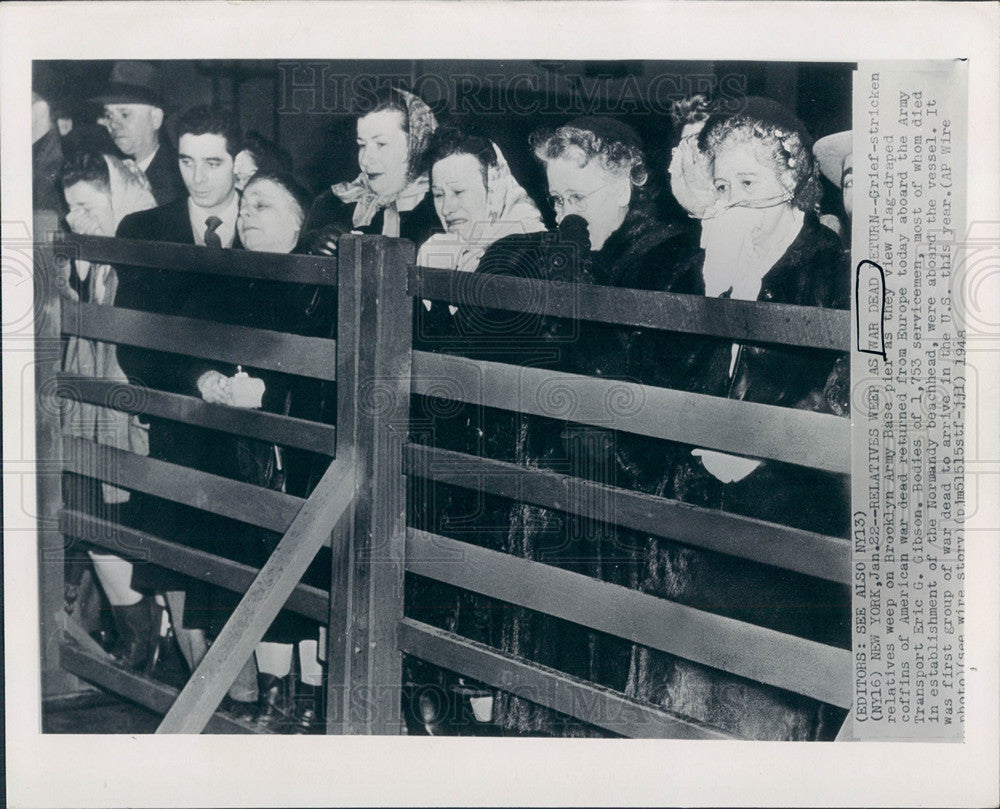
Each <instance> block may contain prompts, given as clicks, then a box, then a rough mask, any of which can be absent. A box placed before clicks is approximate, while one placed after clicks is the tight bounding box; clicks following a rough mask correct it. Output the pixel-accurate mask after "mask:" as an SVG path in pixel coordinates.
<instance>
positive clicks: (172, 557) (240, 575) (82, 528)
mask: <svg viewBox="0 0 1000 809" xmlns="http://www.w3.org/2000/svg"><path fill="white" fill-rule="evenodd" d="M59 530H60V531H62V533H63V534H65V535H66V536H70V537H74V538H76V539H80V540H82V541H84V542H89V543H90V544H92V545H97V546H99V547H101V548H105V549H107V550H109V551H113V552H115V553H117V554H119V555H120V556H123V557H125V558H127V559H130V560H138V559H141V560H142V561H144V562H152V563H153V564H155V565H160V566H161V567H166V568H169V569H170V570H176V571H178V572H179V573H183V574H185V575H187V576H191V577H193V578H196V579H200V580H201V581H207V582H211V583H212V584H217V585H218V586H219V587H224V588H226V589H227V590H233V591H234V592H237V593H245V592H246V590H247V588H248V587H249V586H250V585H251V584H252V583H253V580H254V579H255V578H256V577H257V574H258V573H259V572H260V570H259V569H258V568H255V567H251V566H250V565H244V564H241V563H240V562H233V561H231V560H229V559H224V558H222V557H219V556H214V555H213V554H210V553H206V552H205V551H200V550H198V549H197V548H189V547H188V546H186V545H181V544H179V543H177V542H168V541H167V540H165V539H160V538H159V537H155V536H153V535H152V534H148V533H146V532H145V531H139V530H137V529H135V528H128V527H127V526H124V525H117V524H115V523H112V522H108V521H106V520H102V519H99V518H98V517H93V516H91V515H90V514H84V513H83V512H80V511H74V510H72V509H64V510H63V511H61V512H59ZM285 609H288V610H291V611H292V612H297V613H299V614H300V615H305V616H306V617H307V618H312V619H313V620H314V621H316V622H317V623H320V624H325V623H327V621H329V620H330V594H329V593H327V592H326V591H325V590H320V589H319V588H318V587H310V586H309V585H307V584H299V585H297V586H296V588H295V589H294V590H293V591H292V594H291V595H290V596H289V597H288V601H287V602H286V603H285Z"/></svg>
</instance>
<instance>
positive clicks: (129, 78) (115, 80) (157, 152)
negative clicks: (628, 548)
mask: <svg viewBox="0 0 1000 809" xmlns="http://www.w3.org/2000/svg"><path fill="white" fill-rule="evenodd" d="M93 100H94V101H97V102H99V103H101V104H103V105H104V118H103V121H104V124H105V126H106V127H107V129H108V132H109V133H110V134H111V137H112V139H113V140H114V142H115V145H116V146H117V147H118V148H119V149H120V150H121V152H122V154H124V155H125V156H126V157H130V158H132V159H133V160H135V162H136V163H137V164H138V166H139V168H140V169H142V170H143V172H145V174H146V178H147V179H148V180H149V185H150V187H151V188H152V191H153V197H154V199H155V200H156V204H157V205H166V204H167V203H168V202H173V201H174V200H175V199H178V198H179V197H182V196H184V182H183V180H182V179H181V173H180V170H179V169H178V166H177V152H176V151H174V149H173V147H171V145H170V144H169V142H167V139H166V138H164V137H161V129H162V126H163V107H164V102H163V93H162V90H161V81H160V74H159V71H158V70H157V68H156V67H155V66H153V65H152V64H150V63H149V62H129V61H126V62H116V63H115V66H114V68H112V70H111V78H110V80H109V81H108V84H107V85H106V86H105V88H104V90H103V91H102V92H101V94H100V95H98V96H96V97H95V98H94V99H93Z"/></svg>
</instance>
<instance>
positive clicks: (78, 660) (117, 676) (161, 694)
mask: <svg viewBox="0 0 1000 809" xmlns="http://www.w3.org/2000/svg"><path fill="white" fill-rule="evenodd" d="M59 659H60V662H61V664H62V666H63V668H65V669H66V670H67V671H69V672H72V673H73V674H75V675H76V676H77V677H79V678H80V679H82V680H86V681H87V682H89V683H93V684H94V685H97V686H100V687H101V688H103V689H104V690H105V691H110V692H112V693H114V694H118V695H119V696H122V697H125V699H127V700H130V701H131V702H136V703H138V704H139V705H143V706H145V707H146V708H149V710H151V711H153V712H154V713H159V714H165V713H166V712H167V711H169V710H170V706H171V705H173V704H174V700H176V699H177V694H178V693H179V692H178V691H177V689H176V688H172V687H171V686H169V685H165V684H164V683H161V682H159V681H157V680H153V679H151V678H149V677H143V676H142V675H141V674H136V673H134V672H131V671H125V670H124V669H121V668H118V667H117V666H115V665H114V664H113V663H109V662H107V661H106V660H103V659H101V658H100V657H98V656H97V655H93V654H90V653H89V652H85V651H83V650H82V649H79V648H78V647H76V646H74V645H73V644H72V643H63V644H61V645H60V647H59ZM92 732H94V733H101V732H104V731H103V730H102V729H101V728H94V729H93V731H92ZM205 732H206V733H255V734H256V733H261V732H262V731H260V730H259V729H257V728H256V727H254V726H253V725H251V724H250V723H244V722H240V721H239V720H238V719H236V718H234V717H231V716H226V715H225V714H223V713H215V714H213V715H212V718H211V720H210V721H209V723H208V725H207V726H206V727H205Z"/></svg>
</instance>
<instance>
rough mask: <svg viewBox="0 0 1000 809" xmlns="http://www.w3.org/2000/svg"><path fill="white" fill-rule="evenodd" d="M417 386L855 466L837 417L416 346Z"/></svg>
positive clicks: (847, 429) (788, 457)
mask: <svg viewBox="0 0 1000 809" xmlns="http://www.w3.org/2000/svg"><path fill="white" fill-rule="evenodd" d="M412 391H413V393H417V394H421V395H424V396H437V397H441V398H446V399H454V400H458V401H462V402H467V403H469V404H475V405H484V406H488V407H497V408H502V409H504V410H514V411H519V412H522V413H528V414H531V415H536V416H547V417H549V418H554V419H562V420H565V421H573V422H578V423H581V424H588V425H593V426H597V427H605V428H610V429H616V430H623V431H625V432H630V433H637V434H639V435H646V436H650V437H652V438H663V439H667V440H670V441H679V442H682V443H684V444H693V445H694V446H696V447H705V448H708V449H715V450H720V451H722V452H730V453H733V454H737V455H746V456H749V457H752V458H771V459H773V460H776V461H784V462H786V463H792V464H799V465H800V466H808V467H812V468H814V469H823V470H826V471H828V472H839V473H843V474H849V473H850V471H851V423H850V421H849V420H848V419H843V418H839V417H837V416H830V415H825V414H822V413H812V412H810V411H807V410H797V409H795V408H790V407H776V406H774V405H765V404H758V403H755V402H741V401H736V400H733V399H726V398H723V397H719V396H706V395H704V394H700V393H686V392H684V391H677V390H670V389H668V388H656V387H651V386H649V385H639V384H636V383H634V382H620V381H615V380H611V379H601V378H597V377H589V376H581V375H578V374H567V373H563V372H559V371H550V370H545V369H540V368H527V367H522V366H517V365H508V364H505V363H499V362H488V361H484V360H471V359H467V358H465V357H455V356H451V355H448V354H434V353H430V352H426V351H414V352H413V374H412Z"/></svg>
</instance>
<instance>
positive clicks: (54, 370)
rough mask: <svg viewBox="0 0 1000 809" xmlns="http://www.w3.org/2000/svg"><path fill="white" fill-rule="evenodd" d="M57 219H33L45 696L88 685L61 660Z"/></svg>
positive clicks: (62, 584)
mask: <svg viewBox="0 0 1000 809" xmlns="http://www.w3.org/2000/svg"><path fill="white" fill-rule="evenodd" d="M56 226H57V225H56V224H54V223H51V222H46V221H45V220H44V219H43V218H40V217H36V220H35V235H34V239H35V243H34V245H33V250H32V253H33V260H34V285H35V289H34V297H35V458H36V462H35V472H36V475H37V481H38V484H37V496H38V509H37V510H38V573H39V579H40V581H39V611H40V614H39V618H40V624H41V626H40V630H41V656H42V660H41V664H42V672H41V673H42V696H43V697H54V696H60V695H65V694H70V693H74V692H77V691H80V690H82V689H84V686H83V684H82V683H81V682H80V681H79V680H78V679H77V678H76V677H74V676H73V675H71V674H70V673H69V672H67V671H64V670H63V669H62V667H61V665H60V661H59V644H60V642H61V641H62V639H63V630H62V623H61V622H60V618H61V617H64V613H63V603H64V599H65V564H66V555H65V544H66V540H65V537H64V536H63V534H62V533H61V532H60V531H59V511H60V509H61V508H62V425H61V423H60V415H59V414H60V403H59V399H58V398H57V396H56V393H57V382H58V380H57V374H58V373H59V367H60V362H61V360H62V340H61V316H62V313H61V301H60V297H59V273H58V269H57V265H56V255H57V253H58V251H59V247H58V246H53V244H52V232H53V230H54V229H55V227H56Z"/></svg>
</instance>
